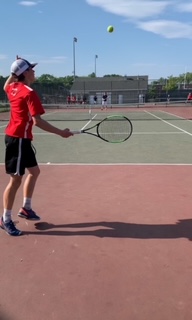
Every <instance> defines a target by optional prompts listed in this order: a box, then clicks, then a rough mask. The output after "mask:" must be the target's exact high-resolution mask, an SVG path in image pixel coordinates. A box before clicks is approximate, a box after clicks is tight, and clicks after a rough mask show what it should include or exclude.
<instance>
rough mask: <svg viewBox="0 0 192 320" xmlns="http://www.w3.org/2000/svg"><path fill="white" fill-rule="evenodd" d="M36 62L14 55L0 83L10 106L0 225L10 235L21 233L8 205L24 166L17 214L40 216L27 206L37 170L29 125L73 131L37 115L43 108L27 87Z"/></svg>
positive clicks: (67, 134)
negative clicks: (6, 181)
mask: <svg viewBox="0 0 192 320" xmlns="http://www.w3.org/2000/svg"><path fill="white" fill-rule="evenodd" d="M36 65H37V63H29V62H28V61H27V60H24V59H21V58H17V60H15V61H14V62H13V63H12V65H11V75H10V76H9V78H8V79H7V81H6V82H5V84H4V90H5V92H6V93H7V96H8V99H9V102H10V110H11V117H10V121H9V123H8V125H7V127H6V129H5V146H6V150H5V169H6V173H7V174H9V175H10V181H9V183H8V185H7V187H6V188H5V191H4V194H3V208H4V211H3V216H2V218H1V219H0V227H1V228H2V229H3V230H5V231H6V232H7V233H8V234H9V235H11V236H20V235H21V234H22V232H21V231H20V230H18V229H17V228H16V227H15V225H14V223H13V221H12V207H13V203H14V200H15V196H16V192H17V190H18V188H19V187H20V185H21V182H22V177H23V175H24V174H25V169H27V170H28V175H27V177H26V180H25V182H24V186H23V206H22V208H21V209H20V210H19V213H18V216H19V217H21V218H25V219H28V220H40V217H39V216H38V215H37V214H36V213H35V211H33V210H32V207H31V199H32V195H33V191H34V188H35V184H36V181H37V178H38V176H39V173H40V170H39V166H38V164H37V160H36V156H35V152H34V150H33V147H32V144H31V141H32V139H33V135H32V126H33V125H35V126H37V127H39V128H41V129H42V130H44V131H47V132H50V133H54V134H56V135H59V136H60V137H62V138H68V137H70V136H72V135H73V134H72V133H71V132H70V130H69V129H64V130H61V129H58V128H56V127H54V126H52V125H51V124H49V123H48V122H47V121H45V120H44V119H42V118H41V115H42V114H43V113H44V112H45V111H44V109H43V106H42V104H41V102H40V99H39V98H38V96H37V94H36V93H35V91H34V90H33V89H32V88H31V87H30V85H31V84H32V83H33V82H34V81H35V72H34V70H33V68H34V67H35V66H36Z"/></svg>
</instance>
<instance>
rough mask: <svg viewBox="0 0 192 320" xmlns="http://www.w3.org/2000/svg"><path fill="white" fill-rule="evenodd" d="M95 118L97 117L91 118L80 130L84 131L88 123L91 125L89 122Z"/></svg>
mask: <svg viewBox="0 0 192 320" xmlns="http://www.w3.org/2000/svg"><path fill="white" fill-rule="evenodd" d="M96 116H97V114H95V115H94V117H93V118H91V120H89V121H88V122H87V123H86V124H85V125H84V127H83V128H81V130H84V129H85V128H86V127H87V126H88V125H89V123H91V121H92V120H93V119H94V118H95V117H96Z"/></svg>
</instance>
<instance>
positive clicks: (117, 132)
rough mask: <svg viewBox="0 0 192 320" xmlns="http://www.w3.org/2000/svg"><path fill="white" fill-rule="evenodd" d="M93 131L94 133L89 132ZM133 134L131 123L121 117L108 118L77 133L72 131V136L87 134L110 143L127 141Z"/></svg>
mask: <svg viewBox="0 0 192 320" xmlns="http://www.w3.org/2000/svg"><path fill="white" fill-rule="evenodd" d="M92 129H95V132H91V130H92ZM132 132H133V125H132V123H131V121H130V120H129V119H128V118H127V117H125V116H122V115H112V116H108V117H106V118H105V119H103V120H102V121H100V122H99V123H97V124H96V125H94V126H92V127H89V128H87V129H82V130H79V131H72V133H73V134H81V133H87V134H90V135H92V136H95V137H97V138H100V139H102V140H104V141H106V142H110V143H120V142H124V141H126V140H127V139H129V138H130V137H131V135H132Z"/></svg>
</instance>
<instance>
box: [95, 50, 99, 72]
mask: <svg viewBox="0 0 192 320" xmlns="http://www.w3.org/2000/svg"><path fill="white" fill-rule="evenodd" d="M97 59H98V55H97V54H96V55H95V77H96V76H97Z"/></svg>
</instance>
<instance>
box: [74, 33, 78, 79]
mask: <svg viewBox="0 0 192 320" xmlns="http://www.w3.org/2000/svg"><path fill="white" fill-rule="evenodd" d="M76 42H77V38H76V37H74V38H73V74H74V80H75V76H76V74H75V43H76Z"/></svg>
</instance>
